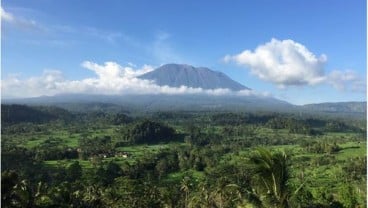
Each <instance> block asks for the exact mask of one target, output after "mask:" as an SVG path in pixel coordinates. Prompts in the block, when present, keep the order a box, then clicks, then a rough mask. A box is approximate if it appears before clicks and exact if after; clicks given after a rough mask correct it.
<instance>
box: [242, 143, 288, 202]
mask: <svg viewBox="0 0 368 208" xmlns="http://www.w3.org/2000/svg"><path fill="white" fill-rule="evenodd" d="M249 164H250V165H251V167H252V171H253V173H254V183H255V184H254V185H255V189H253V193H251V194H250V196H251V197H253V201H254V202H257V203H255V204H258V206H261V207H262V206H263V207H275V208H286V207H289V198H290V195H291V192H290V188H289V187H288V180H289V171H288V167H287V155H286V154H285V153H284V152H276V153H271V152H270V151H268V150H266V149H264V148H258V149H257V150H256V151H255V153H254V154H253V155H251V156H250V157H249ZM257 198H258V199H257ZM259 202H261V204H260V203H259Z"/></svg>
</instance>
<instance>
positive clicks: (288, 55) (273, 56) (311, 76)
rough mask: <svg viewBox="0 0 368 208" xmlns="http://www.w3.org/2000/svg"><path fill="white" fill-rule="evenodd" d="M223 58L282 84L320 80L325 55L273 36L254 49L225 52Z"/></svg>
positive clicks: (279, 84)
mask: <svg viewBox="0 0 368 208" xmlns="http://www.w3.org/2000/svg"><path fill="white" fill-rule="evenodd" d="M224 60H225V61H226V62H230V61H233V62H235V63H237V64H239V65H243V66H246V67H248V68H249V69H250V71H251V73H252V74H254V75H256V76H257V77H258V78H260V79H262V80H265V81H270V82H272V83H274V84H276V85H278V86H280V87H284V86H288V85H305V84H309V85H313V84H317V83H320V82H322V81H323V80H324V79H325V77H324V72H323V68H324V64H325V62H326V60H327V57H326V55H324V54H322V55H321V56H320V57H316V56H315V55H314V54H313V53H311V52H310V51H309V50H308V49H307V48H306V47H305V46H303V45H302V44H300V43H297V42H294V41H293V40H282V41H280V40H277V39H272V40H271V41H270V42H268V43H265V44H263V45H260V46H258V47H257V48H256V49H255V50H254V51H253V52H252V51H250V50H245V51H243V52H241V53H240V54H237V55H233V56H231V55H227V56H225V58H224Z"/></svg>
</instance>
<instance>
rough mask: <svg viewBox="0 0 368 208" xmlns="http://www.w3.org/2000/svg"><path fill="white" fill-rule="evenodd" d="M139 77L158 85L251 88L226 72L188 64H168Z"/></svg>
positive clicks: (232, 88)
mask: <svg viewBox="0 0 368 208" xmlns="http://www.w3.org/2000/svg"><path fill="white" fill-rule="evenodd" d="M138 78H140V79H148V80H154V81H155V82H156V84H157V85H160V86H164V85H167V86H170V87H180V86H182V85H184V86H187V87H193V88H202V89H217V88H228V89H230V90H233V91H239V90H246V89H249V88H248V87H245V86H243V85H242V84H240V83H238V82H236V81H234V80H232V79H230V78H229V77H228V76H226V75H225V74H224V73H221V72H216V71H213V70H211V69H208V68H205V67H198V68H196V67H193V66H190V65H186V64H166V65H163V66H161V67H159V68H157V69H155V70H154V71H151V72H148V73H146V74H143V75H141V76H139V77H138Z"/></svg>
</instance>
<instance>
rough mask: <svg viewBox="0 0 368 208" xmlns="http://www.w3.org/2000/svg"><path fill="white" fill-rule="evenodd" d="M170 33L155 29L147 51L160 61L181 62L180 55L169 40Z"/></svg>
mask: <svg viewBox="0 0 368 208" xmlns="http://www.w3.org/2000/svg"><path fill="white" fill-rule="evenodd" d="M170 38H171V35H170V34H169V33H167V32H165V31H157V32H156V34H155V40H154V41H153V43H152V45H151V44H150V46H149V47H148V51H149V52H150V53H151V54H152V55H153V56H154V57H155V58H156V59H157V60H158V61H159V62H161V63H181V62H183V60H182V57H181V56H180V55H179V54H178V53H177V51H175V50H174V48H173V47H172V43H171V42H170Z"/></svg>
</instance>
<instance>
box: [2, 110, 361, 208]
mask: <svg viewBox="0 0 368 208" xmlns="http://www.w3.org/2000/svg"><path fill="white" fill-rule="evenodd" d="M1 119H2V120H1V122H2V129H1V131H2V132H1V134H2V135H1V136H2V139H1V145H2V151H1V167H2V177H1V183H2V190H1V191H2V194H1V197H2V206H3V207H280V208H281V207H282V208H284V207H301V208H302V207H305V208H306V207H349V208H350V207H366V204H367V203H366V194H367V193H366V172H367V170H366V167H367V166H366V162H367V161H366V123H365V122H366V121H365V120H356V119H355V120H353V119H351V118H346V119H344V118H339V119H337V118H336V119H333V118H323V117H320V116H318V115H315V116H314V117H311V116H309V117H300V116H298V115H293V114H290V115H286V114H276V113H262V112H258V113H227V112H222V113H214V112H157V113H150V114H148V113H147V114H145V115H139V116H137V115H133V114H128V112H124V113H116V112H103V111H88V112H73V113H71V112H68V111H66V110H63V109H60V108H56V107H28V106H21V105H2V118H1Z"/></svg>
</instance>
